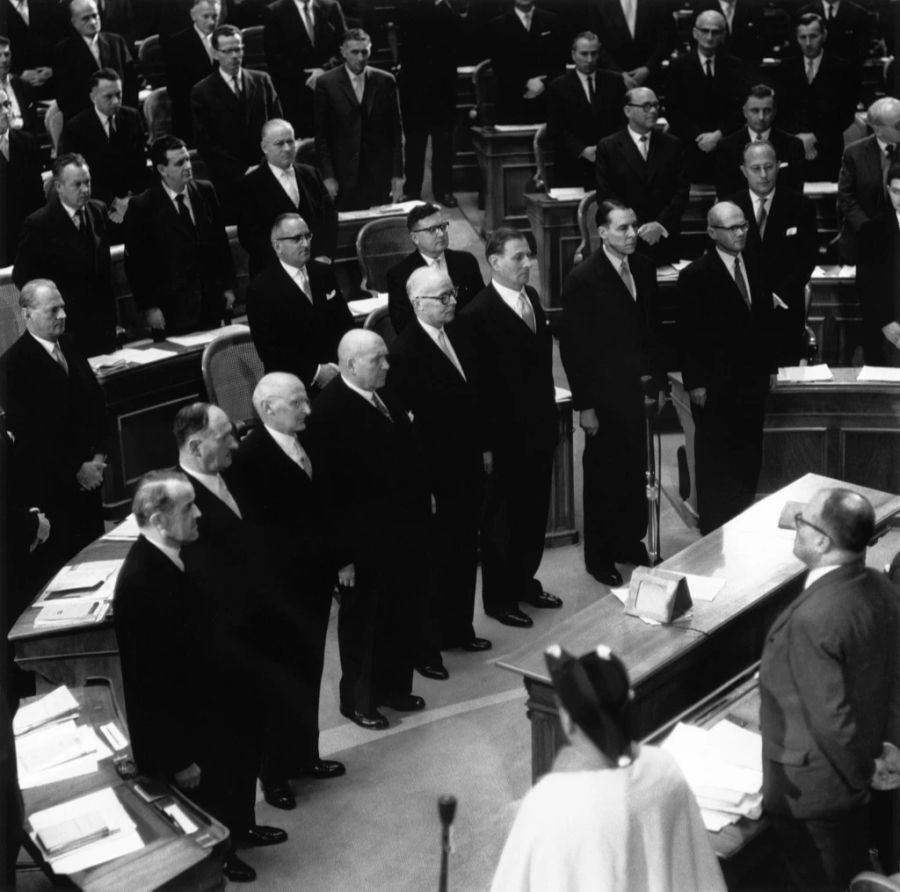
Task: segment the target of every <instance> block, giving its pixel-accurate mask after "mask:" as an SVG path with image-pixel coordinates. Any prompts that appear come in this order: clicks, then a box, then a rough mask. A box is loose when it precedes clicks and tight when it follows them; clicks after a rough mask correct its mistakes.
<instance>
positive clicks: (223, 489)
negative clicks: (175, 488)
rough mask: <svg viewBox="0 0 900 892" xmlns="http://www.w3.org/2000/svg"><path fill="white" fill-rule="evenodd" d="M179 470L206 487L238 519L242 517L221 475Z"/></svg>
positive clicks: (182, 467)
mask: <svg viewBox="0 0 900 892" xmlns="http://www.w3.org/2000/svg"><path fill="white" fill-rule="evenodd" d="M181 470H182V471H184V473H185V474H187V475H188V476H189V477H193V478H194V480H196V481H197V482H198V483H200V484H202V485H203V486H205V487H206V489H208V490H209V491H210V492H211V493H212V494H213V495H214V496H215V497H216V498H217V499H219V500H220V501H222V502H224V503H225V504H226V505H227V506H228V507H229V508H230V509H231V510H232V511H233V512H234V513H235V514H236V515H237V516H238V517H242V515H241V509H240V508H238V503H237V502H236V501H235V500H234V496H233V495H232V494H231V492H230V490H229V489H228V487H227V486H226V485H225V481H224V480H223V479H222V475H221V474H205V473H203V472H202V471H194V470H191V469H190V468H186V467H185V466H184V465H181Z"/></svg>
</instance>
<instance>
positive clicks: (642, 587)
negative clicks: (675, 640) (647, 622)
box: [625, 567, 692, 625]
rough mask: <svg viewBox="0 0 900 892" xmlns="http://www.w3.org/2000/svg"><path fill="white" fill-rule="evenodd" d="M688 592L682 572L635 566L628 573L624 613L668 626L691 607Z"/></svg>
mask: <svg viewBox="0 0 900 892" xmlns="http://www.w3.org/2000/svg"><path fill="white" fill-rule="evenodd" d="M691 606H692V601H691V594H690V592H689V591H688V585H687V580H686V579H685V577H684V574H683V573H675V572H673V571H671V570H660V569H659V568H658V567H656V568H651V567H637V568H636V569H635V571H634V573H632V574H631V584H630V586H629V588H628V600H627V601H626V602H625V612H626V613H627V614H629V615H630V616H639V617H642V618H645V619H652V620H655V621H656V622H658V623H663V624H664V625H667V624H668V623H671V622H673V621H674V620H676V619H678V617H679V616H681V615H682V614H684V613H686V612H687V611H688V610H690V608H691Z"/></svg>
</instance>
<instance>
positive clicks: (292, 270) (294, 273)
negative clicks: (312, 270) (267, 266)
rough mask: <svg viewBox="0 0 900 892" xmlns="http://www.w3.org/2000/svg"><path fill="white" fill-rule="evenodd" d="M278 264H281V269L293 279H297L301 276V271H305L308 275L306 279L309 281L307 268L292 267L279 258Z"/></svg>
mask: <svg viewBox="0 0 900 892" xmlns="http://www.w3.org/2000/svg"><path fill="white" fill-rule="evenodd" d="M278 262H279V263H280V264H281V268H282V269H283V270H284V271H285V272H286V273H287V274H288V275H289V276H290V277H291V278H292V279H296V278H297V276H298V275H299V274H300V271H301V270H303V273H304V274H305V275H306V278H307V279H309V273H308V272H306V267H305V266H291V265H290V264H289V263H285V262H284V261H283V260H282V259H281V258H280V257H279V258H278Z"/></svg>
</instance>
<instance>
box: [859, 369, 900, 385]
mask: <svg viewBox="0 0 900 892" xmlns="http://www.w3.org/2000/svg"><path fill="white" fill-rule="evenodd" d="M856 380H857V381H890V382H891V383H896V382H898V381H900V369H892V368H887V367H885V366H878V365H864V366H863V367H862V368H861V369H860V370H859V374H858V375H857V376H856Z"/></svg>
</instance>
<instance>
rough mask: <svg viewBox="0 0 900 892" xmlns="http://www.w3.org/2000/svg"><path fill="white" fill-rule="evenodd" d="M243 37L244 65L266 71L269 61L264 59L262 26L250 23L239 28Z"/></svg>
mask: <svg viewBox="0 0 900 892" xmlns="http://www.w3.org/2000/svg"><path fill="white" fill-rule="evenodd" d="M241 36H242V37H243V38H244V67H245V68H252V69H253V70H254V71H268V70H269V63H268V61H267V60H266V48H265V46H264V45H263V26H262V25H251V26H250V27H249V28H243V29H241Z"/></svg>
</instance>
